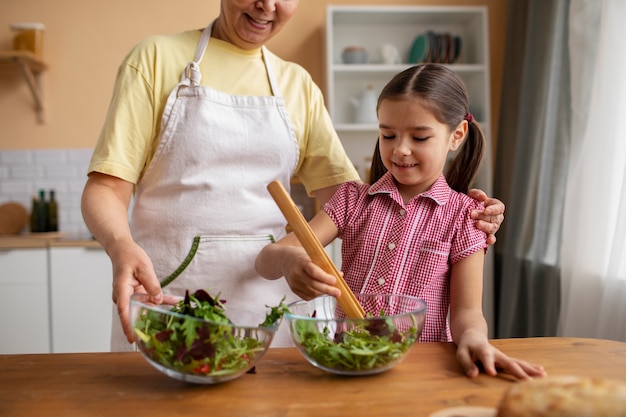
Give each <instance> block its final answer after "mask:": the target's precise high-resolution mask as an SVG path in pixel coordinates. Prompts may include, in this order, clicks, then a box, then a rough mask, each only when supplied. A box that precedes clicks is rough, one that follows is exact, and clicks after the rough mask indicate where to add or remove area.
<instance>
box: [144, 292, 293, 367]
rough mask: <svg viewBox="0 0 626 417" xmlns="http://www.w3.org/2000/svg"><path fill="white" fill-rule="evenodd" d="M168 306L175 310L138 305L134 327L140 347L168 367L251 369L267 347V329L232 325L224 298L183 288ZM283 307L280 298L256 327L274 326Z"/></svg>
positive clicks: (152, 358) (154, 359)
mask: <svg viewBox="0 0 626 417" xmlns="http://www.w3.org/2000/svg"><path fill="white" fill-rule="evenodd" d="M169 311H170V312H174V313H178V315H172V314H167V313H166V312H165V311H163V312H159V311H158V310H157V309H150V308H142V309H141V311H139V314H138V317H137V319H136V320H135V323H134V331H135V334H136V336H137V337H136V340H137V345H138V347H139V349H141V351H142V352H144V354H145V355H146V356H147V357H149V358H150V359H151V360H153V361H154V362H156V363H159V364H161V365H163V366H166V367H168V368H170V369H174V370H177V371H179V372H182V373H185V374H192V375H201V376H220V375H228V374H232V373H235V372H238V371H241V370H242V369H248V368H250V364H251V363H253V362H254V360H255V359H256V356H257V355H258V354H262V353H263V352H264V351H265V345H267V340H266V337H269V335H268V334H267V332H266V330H264V329H254V328H238V327H233V322H232V321H231V320H230V319H229V318H228V316H227V315H226V309H225V308H224V302H223V301H222V300H219V298H218V297H212V296H211V295H210V294H209V293H208V292H206V291H205V290H197V291H195V292H194V293H193V294H189V291H187V292H186V293H185V298H184V299H183V300H181V301H179V302H178V303H177V304H176V305H174V306H172V308H171V309H170V310H169ZM285 311H287V306H286V305H285V304H284V303H283V302H282V301H281V303H280V305H278V306H276V307H271V311H270V312H269V313H268V314H267V315H266V317H265V320H264V321H263V322H262V323H261V324H260V325H259V326H260V327H274V326H277V325H278V324H279V322H280V319H281V318H282V316H283V314H284V312H285ZM197 319H202V320H197Z"/></svg>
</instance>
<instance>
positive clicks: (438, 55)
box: [409, 31, 461, 64]
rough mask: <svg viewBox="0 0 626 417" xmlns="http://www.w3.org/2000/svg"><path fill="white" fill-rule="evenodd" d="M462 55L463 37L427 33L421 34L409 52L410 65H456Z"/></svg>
mask: <svg viewBox="0 0 626 417" xmlns="http://www.w3.org/2000/svg"><path fill="white" fill-rule="evenodd" d="M460 54H461V37H460V36H455V35H451V34H449V33H435V32H433V31H427V32H424V33H421V34H419V35H418V36H417V37H416V38H415V41H413V44H412V45H411V49H410V51H409V63H411V64H418V63H426V62H429V63H438V64H454V63H455V62H457V60H458V59H459V55H460Z"/></svg>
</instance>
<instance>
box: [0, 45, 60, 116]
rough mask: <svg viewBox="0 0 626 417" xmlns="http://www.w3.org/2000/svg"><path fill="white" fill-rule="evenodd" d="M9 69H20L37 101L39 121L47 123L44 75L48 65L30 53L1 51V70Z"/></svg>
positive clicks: (36, 109)
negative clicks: (43, 84)
mask: <svg viewBox="0 0 626 417" xmlns="http://www.w3.org/2000/svg"><path fill="white" fill-rule="evenodd" d="M7 67H18V68H19V69H20V70H21V71H22V75H24V78H25V79H26V82H27V83H28V87H29V88H30V91H31V93H32V94H33V98H34V99H35V111H36V112H37V121H38V122H39V123H41V124H43V123H45V121H46V119H45V111H44V105H43V86H42V73H43V72H44V71H45V70H46V69H47V68H48V65H47V64H46V63H45V62H43V61H42V60H41V59H40V58H39V57H37V56H36V55H35V54H33V53H32V52H29V51H0V68H7Z"/></svg>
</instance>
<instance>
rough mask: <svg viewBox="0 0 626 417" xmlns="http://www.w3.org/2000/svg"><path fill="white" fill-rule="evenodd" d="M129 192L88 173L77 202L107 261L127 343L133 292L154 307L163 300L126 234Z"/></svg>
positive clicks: (117, 182) (147, 266) (147, 265)
mask: <svg viewBox="0 0 626 417" xmlns="http://www.w3.org/2000/svg"><path fill="white" fill-rule="evenodd" d="M132 192H133V184H132V183H130V182H127V181H124V180H122V179H120V178H117V177H113V176H110V175H105V174H100V173H96V172H92V173H91V174H90V175H89V178H88V179H87V183H86V185H85V189H84V190H83V195H82V202H81V207H82V213H83V218H84V220H85V224H86V225H87V227H88V228H89V230H90V231H91V233H92V234H93V236H94V237H95V238H96V240H97V241H98V242H99V243H100V244H101V245H102V247H103V248H104V250H105V251H106V253H107V255H109V258H111V264H112V266H113V295H112V296H113V302H115V303H116V304H117V311H118V313H119V315H120V320H121V323H122V327H123V329H124V333H125V334H126V337H127V339H128V341H129V342H132V341H133V333H132V330H131V325H130V311H129V306H130V296H131V295H132V294H133V293H135V292H147V293H148V294H150V295H151V296H152V300H153V301H154V302H157V303H159V302H161V300H162V297H163V295H162V292H161V286H160V285H159V281H158V279H157V277H156V274H155V272H154V268H153V266H152V262H151V260H150V259H149V258H148V255H147V254H146V253H145V251H144V250H143V249H142V248H141V247H139V245H137V244H136V243H135V241H134V240H133V238H132V237H131V234H130V228H129V226H128V206H129V203H130V198H131V195H132Z"/></svg>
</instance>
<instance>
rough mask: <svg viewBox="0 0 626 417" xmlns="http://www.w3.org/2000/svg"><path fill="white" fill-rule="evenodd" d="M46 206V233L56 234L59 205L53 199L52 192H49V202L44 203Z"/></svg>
mask: <svg viewBox="0 0 626 417" xmlns="http://www.w3.org/2000/svg"><path fill="white" fill-rule="evenodd" d="M46 206H47V216H46V220H47V227H46V231H47V232H57V231H58V230H59V205H58V203H57V200H56V199H55V198H54V190H50V200H48V202H47V203H46Z"/></svg>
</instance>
